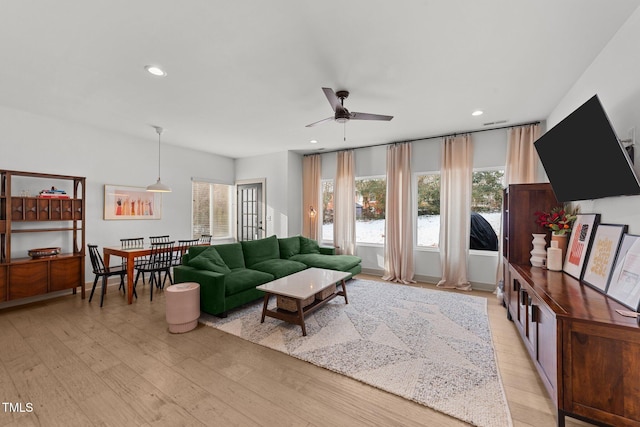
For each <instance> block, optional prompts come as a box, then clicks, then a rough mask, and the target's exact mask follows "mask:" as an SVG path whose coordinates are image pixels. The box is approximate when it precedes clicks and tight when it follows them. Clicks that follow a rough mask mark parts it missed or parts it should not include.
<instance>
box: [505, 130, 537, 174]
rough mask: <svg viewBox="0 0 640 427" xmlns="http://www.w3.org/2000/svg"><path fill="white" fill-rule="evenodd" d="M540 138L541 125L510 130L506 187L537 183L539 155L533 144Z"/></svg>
mask: <svg viewBox="0 0 640 427" xmlns="http://www.w3.org/2000/svg"><path fill="white" fill-rule="evenodd" d="M538 138H540V125H539V124H535V125H526V126H518V127H513V128H511V129H509V141H508V145H507V162H506V166H505V173H504V175H505V185H509V184H529V183H532V182H536V180H537V175H538V173H537V172H538V153H537V152H536V149H535V147H534V145H533V143H534V142H535V141H536V140H537V139H538Z"/></svg>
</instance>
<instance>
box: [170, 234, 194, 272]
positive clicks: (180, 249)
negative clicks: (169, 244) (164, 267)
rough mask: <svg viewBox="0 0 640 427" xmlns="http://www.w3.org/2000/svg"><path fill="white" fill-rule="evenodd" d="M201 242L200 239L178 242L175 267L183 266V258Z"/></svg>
mask: <svg viewBox="0 0 640 427" xmlns="http://www.w3.org/2000/svg"><path fill="white" fill-rule="evenodd" d="M199 242H200V240H199V239H188V240H178V244H177V245H176V250H175V251H173V265H174V266H176V265H182V257H183V256H184V255H185V254H186V253H187V251H188V250H189V248H190V247H191V246H195V245H197V244H198V243H199Z"/></svg>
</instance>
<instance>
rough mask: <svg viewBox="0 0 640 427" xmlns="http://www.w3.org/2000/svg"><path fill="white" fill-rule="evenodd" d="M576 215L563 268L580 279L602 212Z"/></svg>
mask: <svg viewBox="0 0 640 427" xmlns="http://www.w3.org/2000/svg"><path fill="white" fill-rule="evenodd" d="M576 217H577V218H576V220H575V222H574V223H573V229H572V230H571V238H570V239H569V245H568V247H567V254H566V255H565V258H564V267H563V270H564V272H565V273H567V274H569V275H571V276H573V277H575V278H576V279H578V280H580V279H582V271H583V270H584V262H585V259H586V258H587V254H588V252H589V247H590V244H591V239H592V237H593V229H594V228H595V226H596V225H598V223H599V222H600V214H578V215H576Z"/></svg>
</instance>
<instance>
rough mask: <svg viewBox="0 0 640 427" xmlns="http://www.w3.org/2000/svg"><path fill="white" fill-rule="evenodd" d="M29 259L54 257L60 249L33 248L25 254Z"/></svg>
mask: <svg viewBox="0 0 640 427" xmlns="http://www.w3.org/2000/svg"><path fill="white" fill-rule="evenodd" d="M27 253H28V254H29V256H30V257H31V258H43V257H50V256H56V255H58V254H59V253H60V248H35V249H29V251H28V252H27Z"/></svg>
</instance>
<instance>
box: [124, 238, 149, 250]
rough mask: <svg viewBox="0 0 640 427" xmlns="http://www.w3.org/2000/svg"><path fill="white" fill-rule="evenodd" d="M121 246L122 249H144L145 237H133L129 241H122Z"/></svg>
mask: <svg viewBox="0 0 640 427" xmlns="http://www.w3.org/2000/svg"><path fill="white" fill-rule="evenodd" d="M120 245H121V246H122V249H137V248H143V247H144V238H143V237H133V238H128V239H120Z"/></svg>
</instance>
